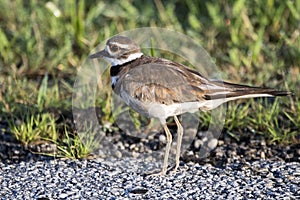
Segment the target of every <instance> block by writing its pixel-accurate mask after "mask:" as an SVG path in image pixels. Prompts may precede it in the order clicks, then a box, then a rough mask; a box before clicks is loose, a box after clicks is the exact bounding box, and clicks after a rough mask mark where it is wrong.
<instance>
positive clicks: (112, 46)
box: [109, 45, 119, 52]
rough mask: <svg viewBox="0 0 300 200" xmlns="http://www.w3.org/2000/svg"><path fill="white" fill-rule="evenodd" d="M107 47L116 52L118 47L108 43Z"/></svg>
mask: <svg viewBox="0 0 300 200" xmlns="http://www.w3.org/2000/svg"><path fill="white" fill-rule="evenodd" d="M109 48H110V50H111V51H112V52H116V51H118V50H119V47H118V46H117V45H110V46H109Z"/></svg>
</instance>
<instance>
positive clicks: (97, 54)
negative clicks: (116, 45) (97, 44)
mask: <svg viewBox="0 0 300 200" xmlns="http://www.w3.org/2000/svg"><path fill="white" fill-rule="evenodd" d="M105 56H108V54H107V53H106V51H105V50H102V51H99V52H97V53H94V54H92V55H90V56H89V58H91V59H93V58H103V57H105Z"/></svg>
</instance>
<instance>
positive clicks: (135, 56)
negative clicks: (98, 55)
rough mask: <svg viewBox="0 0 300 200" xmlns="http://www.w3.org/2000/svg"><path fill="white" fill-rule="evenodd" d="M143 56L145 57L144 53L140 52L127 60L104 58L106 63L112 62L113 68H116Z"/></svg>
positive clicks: (131, 55)
mask: <svg viewBox="0 0 300 200" xmlns="http://www.w3.org/2000/svg"><path fill="white" fill-rule="evenodd" d="M142 55H143V53H141V52H138V53H134V54H130V55H129V56H128V58H125V59H116V58H109V57H104V59H105V60H106V61H108V62H110V63H111V65H112V66H116V65H122V64H124V63H127V62H130V61H132V60H135V59H137V58H140V57H141V56H142Z"/></svg>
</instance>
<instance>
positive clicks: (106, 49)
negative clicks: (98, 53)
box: [105, 45, 112, 55]
mask: <svg viewBox="0 0 300 200" xmlns="http://www.w3.org/2000/svg"><path fill="white" fill-rule="evenodd" d="M105 51H106V52H107V53H108V54H109V55H111V54H112V53H111V51H110V48H109V46H108V45H105Z"/></svg>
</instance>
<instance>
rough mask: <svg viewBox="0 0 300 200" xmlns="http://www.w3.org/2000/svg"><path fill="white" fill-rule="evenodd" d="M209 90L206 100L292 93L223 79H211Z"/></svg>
mask: <svg viewBox="0 0 300 200" xmlns="http://www.w3.org/2000/svg"><path fill="white" fill-rule="evenodd" d="M210 83H211V84H212V85H211V86H209V87H208V92H207V93H206V95H205V96H204V98H205V99H206V100H217V99H226V101H231V100H235V99H243V98H254V97H275V96H287V95H291V94H292V93H291V92H288V91H279V90H276V89H271V88H261V87H252V86H246V85H239V84H234V83H228V82H221V81H211V82H210Z"/></svg>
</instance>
